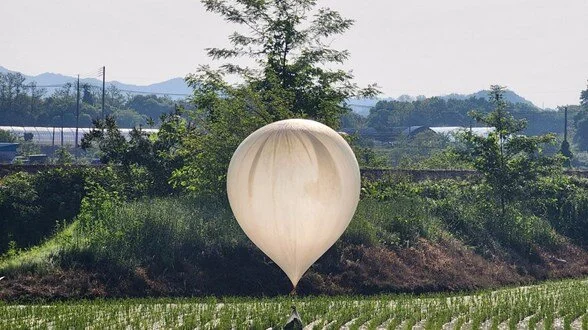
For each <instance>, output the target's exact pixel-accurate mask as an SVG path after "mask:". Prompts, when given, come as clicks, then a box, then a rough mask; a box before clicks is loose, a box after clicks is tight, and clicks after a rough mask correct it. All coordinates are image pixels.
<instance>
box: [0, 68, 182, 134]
mask: <svg viewBox="0 0 588 330" xmlns="http://www.w3.org/2000/svg"><path fill="white" fill-rule="evenodd" d="M25 79H26V78H25V77H24V76H23V75H22V74H20V73H0V125H2V126H58V127H59V126H65V127H74V126H76V104H77V86H76V84H75V83H68V84H65V85H63V86H62V87H60V88H58V89H56V90H55V91H54V92H53V93H51V94H49V93H48V92H47V90H46V89H44V88H40V87H36V85H35V84H34V83H33V84H29V83H25ZM79 89H80V112H79V126H80V127H90V126H91V125H92V120H93V119H96V118H100V117H101V116H102V89H101V88H98V87H96V86H92V85H89V84H84V83H81V84H80V88H79ZM104 101H105V102H104V103H105V107H104V108H105V111H104V112H105V115H109V114H111V115H114V117H115V118H116V121H117V124H118V126H119V127H128V128H131V127H135V126H138V125H146V124H147V123H148V122H149V118H151V119H153V120H154V123H155V124H157V123H158V120H159V117H160V115H161V114H164V113H170V112H172V111H173V110H174V107H175V105H176V104H181V105H184V104H185V102H184V101H176V100H172V99H171V98H169V97H165V96H164V97H160V96H156V95H131V94H126V93H124V92H122V91H120V90H119V89H118V88H116V87H115V86H112V85H111V86H109V87H107V89H106V91H105V100H104Z"/></svg>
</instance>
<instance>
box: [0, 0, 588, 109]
mask: <svg viewBox="0 0 588 330" xmlns="http://www.w3.org/2000/svg"><path fill="white" fill-rule="evenodd" d="M318 4H319V6H326V7H330V8H331V9H334V10H337V11H339V12H340V13H341V14H342V15H343V16H345V17H348V18H352V19H354V20H355V24H354V26H353V27H352V28H351V29H350V30H349V31H348V32H347V33H345V34H344V35H340V36H337V37H335V38H333V39H332V40H330V42H331V45H332V46H333V47H335V48H339V49H347V50H349V51H350V53H351V58H350V59H349V61H347V62H346V63H345V65H344V68H345V69H347V70H352V71H353V73H354V75H355V81H356V82H357V83H358V84H360V85H364V86H365V85H367V84H369V83H377V84H378V85H379V86H380V89H381V91H382V92H383V95H382V96H385V97H398V96H400V95H402V94H409V95H413V96H416V95H426V96H435V95H444V94H449V93H464V94H465V93H471V92H475V91H478V90H481V89H486V88H488V87H489V86H490V85H492V84H499V85H504V86H507V87H508V88H509V89H511V90H514V91H515V92H517V93H518V94H519V95H521V96H523V97H525V98H527V99H529V100H531V101H532V102H534V103H535V104H536V105H537V106H540V107H551V108H553V107H555V106H558V105H564V104H578V102H579V95H580V91H581V90H583V89H586V86H587V79H588V19H587V18H586V17H588V16H587V14H588V0H565V1H554V0H492V1H490V0H444V1H439V0H419V1H406V0H395V1H392V0H318ZM0 12H2V13H3V15H2V19H0V31H2V33H0V66H4V67H5V68H7V69H10V70H14V71H20V72H22V73H24V74H27V75H37V74H40V73H44V72H54V73H61V74H65V75H76V74H80V75H81V76H82V77H97V74H98V71H99V68H100V67H101V66H103V65H105V66H106V70H107V73H106V75H107V80H109V81H110V80H118V81H122V82H125V83H132V84H139V85H147V84H151V83H156V82H161V81H164V80H167V79H171V78H174V77H185V76H186V75H187V74H188V73H191V72H195V70H196V68H197V67H198V66H199V65H201V64H211V65H214V62H211V60H210V59H209V58H208V57H207V56H206V52H205V50H204V49H205V48H207V47H219V46H225V45H227V38H226V37H227V35H229V34H230V33H231V32H232V31H234V30H235V29H236V27H235V26H232V25H231V24H228V23H226V22H224V21H223V20H222V19H221V18H220V17H218V16H216V15H215V14H212V13H209V12H206V11H205V9H204V7H203V6H202V4H201V3H200V2H199V1H198V0H173V1H163V0H101V1H95V0H92V1H90V0H52V1H46V0H27V1H22V0H1V2H0Z"/></svg>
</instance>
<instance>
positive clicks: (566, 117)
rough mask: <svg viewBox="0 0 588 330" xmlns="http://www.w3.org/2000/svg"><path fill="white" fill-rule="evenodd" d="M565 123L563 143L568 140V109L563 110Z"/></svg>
mask: <svg viewBox="0 0 588 330" xmlns="http://www.w3.org/2000/svg"><path fill="white" fill-rule="evenodd" d="M564 111H565V112H564V113H565V115H564V116H565V123H564V141H567V140H568V107H567V106H566V107H565V108H564Z"/></svg>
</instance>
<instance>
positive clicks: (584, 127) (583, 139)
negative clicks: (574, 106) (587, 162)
mask: <svg viewBox="0 0 588 330" xmlns="http://www.w3.org/2000/svg"><path fill="white" fill-rule="evenodd" d="M574 122H575V125H576V135H575V136H574V142H575V143H576V146H577V147H578V149H580V150H583V151H586V150H588V86H587V87H586V89H585V90H583V91H581V92H580V112H579V113H578V114H577V115H576V117H575V118H574Z"/></svg>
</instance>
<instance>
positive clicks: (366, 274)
mask: <svg viewBox="0 0 588 330" xmlns="http://www.w3.org/2000/svg"><path fill="white" fill-rule="evenodd" d="M198 255H199V257H198V258H197V259H193V258H192V259H190V260H193V261H191V262H190V261H188V260H189V259H188V258H187V259H186V261H185V262H184V263H182V264H180V265H177V266H175V267H174V269H159V268H158V267H155V266H145V267H137V268H135V269H133V270H125V269H123V268H120V267H118V268H117V267H116V266H113V265H109V264H107V263H100V262H96V263H92V264H90V265H85V266H80V265H75V266H73V265H72V266H67V267H64V266H61V267H56V268H55V269H53V270H50V271H48V272H45V273H42V274H41V273H21V274H15V275H6V276H5V278H4V279H2V280H0V300H3V301H6V302H26V301H53V300H66V299H93V298H105V297H119V298H120V297H158V296H211V295H214V296H274V295H285V294H287V293H289V292H290V291H291V289H292V288H291V284H290V282H289V281H288V279H287V277H286V275H285V274H284V273H283V272H282V271H281V270H280V269H279V268H278V267H277V266H276V265H275V264H273V263H272V262H271V260H269V259H268V258H267V257H265V256H264V255H263V254H262V253H261V252H260V251H259V250H257V249H256V248H255V247H253V246H249V247H241V248H235V249H234V250H230V251H221V252H219V251H208V252H206V251H202V252H201V253H199V254H198ZM586 276H588V252H587V251H586V250H585V249H583V248H581V247H578V246H576V245H573V244H571V243H569V242H565V243H562V244H560V245H559V246H557V247H555V248H551V249H546V248H542V247H534V248H533V249H532V250H531V251H529V252H528V253H525V254H520V253H517V252H515V251H508V250H501V251H490V252H489V251H484V253H479V252H477V251H475V250H474V249H472V248H470V247H468V246H465V245H463V244H462V243H461V242H460V241H458V240H455V239H452V238H443V239H438V240H436V241H435V242H431V241H427V240H419V241H418V242H416V244H414V245H413V246H409V247H406V246H404V247H367V246H361V245H359V246H358V245H349V246H342V245H341V244H337V245H335V246H334V247H333V248H331V249H330V250H329V251H328V252H327V253H326V254H325V255H324V256H323V257H321V259H319V261H318V262H317V263H315V265H313V267H311V269H310V270H309V271H308V272H307V273H306V274H305V276H304V277H303V278H302V280H301V281H300V283H299V285H298V288H297V292H298V294H301V295H307V294H328V295H334V294H381V293H424V292H456V291H471V290H478V289H494V288H498V287H504V286H514V285H526V284H531V283H535V282H539V281H544V280H551V279H561V278H583V277H586Z"/></svg>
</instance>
